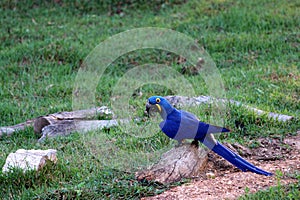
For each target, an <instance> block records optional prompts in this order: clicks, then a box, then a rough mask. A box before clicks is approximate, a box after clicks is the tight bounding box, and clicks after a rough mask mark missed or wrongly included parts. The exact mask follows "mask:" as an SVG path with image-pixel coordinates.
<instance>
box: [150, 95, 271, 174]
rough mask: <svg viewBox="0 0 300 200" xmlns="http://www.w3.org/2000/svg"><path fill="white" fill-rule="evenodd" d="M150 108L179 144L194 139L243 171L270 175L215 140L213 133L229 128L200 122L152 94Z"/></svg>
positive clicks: (167, 133) (192, 115)
mask: <svg viewBox="0 0 300 200" xmlns="http://www.w3.org/2000/svg"><path fill="white" fill-rule="evenodd" d="M152 108H154V109H155V110H156V111H158V112H159V113H160V115H161V117H162V119H163V121H162V122H161V123H160V124H159V126H160V128H161V130H162V132H164V133H165V134H166V135H167V136H168V137H169V138H172V139H174V140H177V141H178V144H179V145H180V144H181V143H182V140H184V139H194V141H193V144H195V143H196V146H197V144H198V141H200V142H202V143H203V144H204V145H205V146H207V147H208V148H209V149H211V150H212V151H214V152H215V153H217V154H218V155H220V156H222V157H223V158H225V159H226V160H227V161H229V162H230V163H231V164H233V165H235V166H236V167H238V168H239V169H241V170H242V171H244V172H245V171H251V172H254V173H257V174H262V175H265V176H271V175H272V173H269V172H267V171H264V170H262V169H260V168H258V167H256V166H254V165H252V164H251V163H249V162H248V161H246V160H245V159H243V158H242V157H240V156H239V155H237V154H235V153H234V152H232V151H231V150H229V149H228V148H226V147H225V146H223V145H222V144H220V143H219V142H218V141H216V139H215V138H214V136H213V134H214V133H221V132H230V130H229V129H227V128H223V127H218V126H213V125H210V124H207V123H204V122H201V121H199V119H198V118H197V117H196V116H195V115H194V114H192V113H189V112H187V111H184V110H177V109H176V108H174V107H173V106H172V105H171V104H170V103H169V102H168V101H167V100H166V99H165V98H163V97H161V96H152V97H150V98H149V99H148V102H147V104H146V111H147V112H148V114H149V112H150V109H152Z"/></svg>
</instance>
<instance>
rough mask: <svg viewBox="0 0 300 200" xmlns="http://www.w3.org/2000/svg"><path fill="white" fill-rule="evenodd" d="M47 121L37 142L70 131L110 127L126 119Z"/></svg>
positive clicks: (64, 134) (86, 130)
mask: <svg viewBox="0 0 300 200" xmlns="http://www.w3.org/2000/svg"><path fill="white" fill-rule="evenodd" d="M51 120H52V119H51ZM48 122H49V123H50V124H49V125H47V126H45V127H43V128H42V137H41V138H40V139H39V140H38V142H42V141H43V140H44V139H46V138H53V137H56V136H66V135H69V134H71V133H72V132H81V133H86V132H88V131H94V130H100V129H103V128H110V127H112V126H118V125H119V123H127V120H115V119H112V120H58V121H55V120H52V121H50V120H49V121H48Z"/></svg>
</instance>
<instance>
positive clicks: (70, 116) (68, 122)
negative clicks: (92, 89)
mask: <svg viewBox="0 0 300 200" xmlns="http://www.w3.org/2000/svg"><path fill="white" fill-rule="evenodd" d="M101 117H112V118H113V117H114V114H113V112H112V111H111V110H110V109H109V108H107V107H105V106H102V107H96V108H92V109H87V110H77V111H73V112H58V113H54V114H49V115H45V116H40V117H37V118H35V119H31V120H28V121H26V122H24V123H20V124H16V125H13V126H6V127H0V137H1V136H3V135H11V134H13V133H14V132H16V131H20V130H24V129H25V128H26V127H28V126H33V128H34V132H35V133H38V134H40V133H42V130H43V128H44V127H47V126H49V125H52V134H49V135H52V136H53V133H54V130H55V128H53V126H54V124H56V125H57V126H58V128H56V130H57V131H59V132H58V134H57V135H63V134H67V132H68V130H69V131H74V130H75V129H74V128H76V127H77V126H75V124H76V125H77V124H78V127H79V128H81V129H79V130H82V126H83V125H82V124H83V123H85V124H86V126H87V127H89V125H92V126H91V128H95V127H96V126H95V125H94V124H95V123H98V125H97V127H100V128H101V127H102V128H103V127H105V126H108V127H109V126H111V124H114V123H115V122H114V121H113V122H111V121H110V120H92V121H93V122H88V121H91V119H96V118H101ZM81 120H82V121H87V122H82V123H78V121H81ZM95 121H97V122H95ZM62 126H65V127H62ZM72 126H73V127H74V126H75V127H74V128H72ZM49 130H50V127H49V128H48V129H46V131H48V132H47V133H49ZM84 130H85V129H84ZM75 131H76V130H75Z"/></svg>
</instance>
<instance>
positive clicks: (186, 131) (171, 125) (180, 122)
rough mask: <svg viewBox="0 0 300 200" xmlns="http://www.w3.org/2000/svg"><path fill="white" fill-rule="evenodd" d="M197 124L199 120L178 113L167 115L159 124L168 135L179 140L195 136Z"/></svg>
mask: <svg viewBox="0 0 300 200" xmlns="http://www.w3.org/2000/svg"><path fill="white" fill-rule="evenodd" d="M198 124H199V121H197V120H195V119H191V118H187V117H185V116H184V115H181V114H180V113H179V114H177V115H171V116H168V117H167V119H166V120H164V121H162V122H161V123H160V125H159V126H160V128H161V130H162V131H163V132H164V133H165V134H166V135H167V136H168V137H170V138H172V139H175V140H178V141H180V140H183V139H194V138H196V137H197V130H198Z"/></svg>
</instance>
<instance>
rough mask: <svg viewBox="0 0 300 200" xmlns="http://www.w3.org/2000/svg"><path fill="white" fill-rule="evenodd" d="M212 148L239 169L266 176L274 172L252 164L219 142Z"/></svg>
mask: <svg viewBox="0 0 300 200" xmlns="http://www.w3.org/2000/svg"><path fill="white" fill-rule="evenodd" d="M212 150H213V151H214V152H215V153H217V154H218V155H220V156H222V157H223V158H225V159H226V160H227V161H229V162H230V163H231V164H233V165H234V166H236V167H238V168H239V169H241V170H242V171H244V172H245V171H251V172H254V173H257V174H262V175H265V176H271V175H272V173H270V172H267V171H264V170H262V169H260V168H258V167H256V166H254V165H252V164H251V163H249V162H248V161H246V160H245V159H243V158H242V157H240V156H239V155H237V154H235V153H233V152H232V151H231V150H230V149H228V148H226V147H225V146H223V145H222V144H220V143H219V142H217V144H216V145H215V146H214V147H213V148H212Z"/></svg>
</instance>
